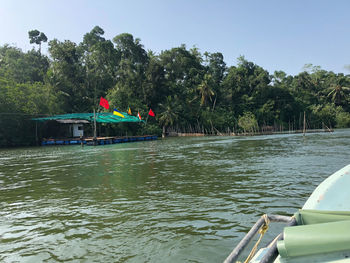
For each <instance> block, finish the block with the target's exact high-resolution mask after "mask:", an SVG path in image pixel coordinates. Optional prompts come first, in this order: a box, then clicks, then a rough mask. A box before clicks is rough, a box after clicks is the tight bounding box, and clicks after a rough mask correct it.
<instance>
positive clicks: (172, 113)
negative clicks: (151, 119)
mask: <svg viewBox="0 0 350 263" xmlns="http://www.w3.org/2000/svg"><path fill="white" fill-rule="evenodd" d="M159 107H160V109H161V113H160V114H159V117H158V120H159V122H160V123H161V124H162V125H163V137H165V133H166V128H167V127H169V126H172V125H173V124H174V122H176V121H177V119H178V117H179V115H178V106H177V104H176V96H174V98H172V97H171V96H167V97H166V100H165V103H160V104H159Z"/></svg>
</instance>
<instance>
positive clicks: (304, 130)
mask: <svg viewBox="0 0 350 263" xmlns="http://www.w3.org/2000/svg"><path fill="white" fill-rule="evenodd" d="M305 132H306V118H305V111H304V126H303V136H305Z"/></svg>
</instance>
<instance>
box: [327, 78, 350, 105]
mask: <svg viewBox="0 0 350 263" xmlns="http://www.w3.org/2000/svg"><path fill="white" fill-rule="evenodd" d="M343 82H344V81H343V79H340V80H339V81H338V83H337V84H333V85H331V87H330V88H329V89H330V92H329V93H328V95H327V97H331V98H332V101H333V102H334V104H335V105H336V106H340V105H342V104H343V102H344V100H346V98H347V95H348V93H349V91H350V88H349V87H344V86H343V85H342V84H343Z"/></svg>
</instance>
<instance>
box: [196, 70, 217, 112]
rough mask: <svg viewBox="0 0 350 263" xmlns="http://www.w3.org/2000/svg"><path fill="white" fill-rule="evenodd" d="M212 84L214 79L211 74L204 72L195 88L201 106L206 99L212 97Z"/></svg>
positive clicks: (205, 102)
mask: <svg viewBox="0 0 350 263" xmlns="http://www.w3.org/2000/svg"><path fill="white" fill-rule="evenodd" d="M213 86H214V80H213V77H212V75H210V74H205V75H204V79H203V81H202V83H201V84H199V86H198V88H197V89H198V91H199V93H200V96H201V106H203V105H206V104H207V101H208V100H210V101H212V97H213V96H214V95H215V93H214V91H213V89H212V88H213Z"/></svg>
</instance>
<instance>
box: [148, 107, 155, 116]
mask: <svg viewBox="0 0 350 263" xmlns="http://www.w3.org/2000/svg"><path fill="white" fill-rule="evenodd" d="M148 115H149V116H152V117H154V116H156V115H155V114H154V112H153V111H152V109H149V112H148Z"/></svg>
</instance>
